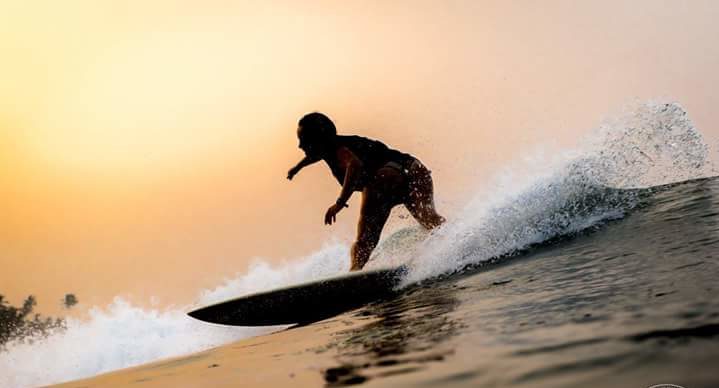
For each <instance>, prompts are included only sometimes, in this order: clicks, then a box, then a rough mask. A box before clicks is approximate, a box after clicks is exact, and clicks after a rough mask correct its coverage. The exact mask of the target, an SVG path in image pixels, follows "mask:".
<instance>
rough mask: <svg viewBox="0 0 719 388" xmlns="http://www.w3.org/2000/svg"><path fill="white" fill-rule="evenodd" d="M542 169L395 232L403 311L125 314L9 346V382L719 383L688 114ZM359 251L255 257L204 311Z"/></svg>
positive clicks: (641, 126)
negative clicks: (430, 221) (259, 324)
mask: <svg viewBox="0 0 719 388" xmlns="http://www.w3.org/2000/svg"><path fill="white" fill-rule="evenodd" d="M538 158H540V157H538ZM540 159H541V163H539V162H538V161H537V160H529V161H527V163H525V164H524V165H522V166H520V167H516V166H510V167H508V168H507V170H506V171H500V172H498V174H497V177H496V178H495V179H494V180H492V181H489V182H482V183H481V185H480V184H478V188H477V189H474V188H468V190H474V192H476V195H474V196H473V197H472V200H471V201H469V203H467V204H466V206H465V207H464V209H463V211H462V212H460V213H459V214H458V215H457V216H456V217H454V218H453V219H452V220H451V221H450V222H448V224H447V225H445V226H443V227H442V228H440V229H439V230H437V231H435V232H433V233H431V234H426V233H422V232H420V231H419V230H418V229H416V228H413V227H409V228H404V229H401V230H399V231H396V232H395V233H394V234H389V236H388V237H386V238H385V239H384V241H383V243H382V244H381V246H380V247H379V248H378V250H377V252H376V254H375V255H374V257H373V260H372V261H371V262H370V264H369V266H370V267H375V266H385V265H393V264H398V263H400V262H402V263H409V265H410V271H409V274H408V275H407V277H406V278H405V279H404V281H403V283H402V285H401V287H400V289H398V293H397V295H396V296H394V297H392V298H388V299H386V300H381V301H377V302H375V303H372V304H370V305H367V306H365V307H362V308H360V309H356V310H352V311H348V312H345V313H343V314H341V315H339V316H337V317H335V318H331V319H329V320H325V321H322V322H317V323H313V324H309V325H305V326H301V327H271V328H235V327H218V326H213V325H208V324H203V323H201V322H197V321H194V320H192V319H191V318H189V317H187V316H186V315H185V314H184V313H185V312H186V311H188V310H190V309H191V308H192V307H193V306H183V307H180V308H169V309H163V310H147V309H142V308H139V307H136V306H132V305H130V304H129V303H127V302H125V301H123V300H121V299H118V300H116V301H115V302H114V303H113V304H112V305H110V306H106V307H104V308H97V309H95V310H93V311H92V312H91V314H90V319H89V320H83V321H80V320H69V321H68V328H67V330H65V331H62V332H58V333H56V334H54V335H51V336H49V337H48V338H44V339H36V340H35V341H33V342H28V341H22V340H18V341H16V342H15V343H13V344H11V345H10V346H9V348H8V350H7V351H4V352H2V353H0V386H3V387H4V386H8V387H14V386H19V387H24V386H36V385H43V384H53V383H60V382H64V381H72V380H77V379H82V378H87V377H90V376H94V375H98V374H101V373H105V372H110V371H113V370H119V369H122V368H128V367H134V368H132V369H129V370H124V371H119V372H115V373H112V374H109V375H104V376H100V377H97V378H95V379H90V380H82V381H78V382H74V383H73V382H71V383H68V385H67V386H72V387H80V386H127V385H131V384H137V385H140V384H141V385H143V386H237V385H246V386H256V385H260V384H263V385H267V384H270V385H288V384H294V385H304V386H318V385H320V386H322V385H326V386H344V385H356V384H364V385H376V386H383V385H386V386H451V385H455V386H487V387H492V386H495V387H505V386H527V387H557V386H571V387H573V386H587V385H589V386H617V385H619V386H632V387H633V386H637V387H649V386H651V385H653V384H659V383H673V384H680V385H683V386H686V387H710V386H717V385H718V384H719V374H718V373H717V372H715V366H716V365H717V361H719V301H718V300H717V298H716V294H717V286H716V284H717V279H719V276H718V275H719V261H718V260H717V256H716V255H717V252H718V249H717V248H719V179H718V178H713V177H712V176H715V175H717V174H716V170H715V169H714V167H713V165H712V163H711V157H710V148H709V146H708V145H707V144H706V143H705V142H704V140H703V139H702V136H701V133H700V132H699V131H698V130H697V129H696V128H694V126H693V125H692V123H691V121H690V120H689V118H688V115H687V113H686V112H685V111H684V110H683V109H682V107H681V106H680V105H678V104H676V103H647V104H641V105H638V106H636V107H634V108H632V109H628V110H627V112H625V113H624V114H623V115H620V116H619V117H617V118H615V119H612V120H607V121H606V122H605V123H603V124H602V125H601V126H600V127H599V128H598V129H597V130H596V131H595V132H594V133H593V134H592V135H591V136H590V137H589V138H588V139H587V140H586V141H585V143H584V144H582V145H581V146H580V147H578V148H577V149H574V150H569V151H567V150H565V151H563V152H561V153H552V154H551V157H543V158H540ZM347 254H348V249H347V246H346V245H344V244H341V243H334V244H328V245H327V246H325V247H323V248H321V249H320V250H318V251H317V252H316V253H315V254H313V255H311V256H308V257H305V258H298V259H297V260H295V261H291V262H288V263H285V264H283V265H280V266H270V265H268V264H266V263H265V262H262V261H258V262H257V263H256V265H254V266H253V267H252V268H251V269H250V270H249V271H248V272H247V273H244V274H239V275H238V276H236V277H235V278H232V279H228V280H227V281H226V282H225V283H224V284H221V285H218V286H217V287H216V288H214V289H211V290H204V291H200V292H199V294H198V299H197V302H196V304H195V306H199V305H205V304H208V303H212V302H216V301H221V300H224V299H226V298H229V297H235V296H238V295H242V294H246V293H250V292H255V291H259V290H263V289H269V288H274V287H278V286H282V285H286V284H291V283H294V282H298V281H307V280H309V279H316V278H320V277H324V276H330V275H333V274H337V273H341V272H344V271H346V270H347V269H348V268H347V267H348V263H347V259H346V257H347ZM318 303H321V301H318ZM158 360H160V361H158ZM153 362H154V363H153ZM148 363H151V364H148ZM145 364H147V365H145Z"/></svg>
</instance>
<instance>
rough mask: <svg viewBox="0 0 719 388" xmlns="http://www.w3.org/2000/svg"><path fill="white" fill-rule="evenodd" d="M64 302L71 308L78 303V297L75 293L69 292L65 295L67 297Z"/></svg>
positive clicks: (66, 306)
mask: <svg viewBox="0 0 719 388" xmlns="http://www.w3.org/2000/svg"><path fill="white" fill-rule="evenodd" d="M62 303H63V304H64V305H65V308H68V309H69V308H70V307H72V306H74V305H76V304H77V297H76V296H75V294H67V295H65V299H63V301H62Z"/></svg>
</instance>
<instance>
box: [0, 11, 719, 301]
mask: <svg viewBox="0 0 719 388" xmlns="http://www.w3.org/2000/svg"><path fill="white" fill-rule="evenodd" d="M716 20H719V3H718V2H716V1H686V2H679V1H631V2H627V1H591V2H590V1H581V2H576V1H514V2H509V1H439V0H437V1H419V0H411V1H304V0H303V1H262V2H259V1H258V2H254V1H252V2H250V1H247V2H243V1H219V0H204V1H164V0H163V1H154V0H153V1H151V0H143V1H139V0H138V1H134V0H133V1H130V0H122V1H120V0H118V1H108V0H93V1H90V0H88V1H79V0H78V1H72V0H70V1H63V2H56V1H50V0H48V1H23V0H0V52H2V60H1V61H0V293H4V294H7V295H9V296H10V297H11V298H12V299H13V300H15V301H17V300H19V299H20V297H22V296H25V295H27V294H29V293H34V294H36V295H38V296H39V297H40V303H41V304H42V303H43V302H45V303H51V302H52V303H55V301H56V300H58V299H59V298H60V297H62V295H64V293H65V292H75V293H77V294H78V297H79V299H80V300H81V301H84V302H88V303H93V302H95V303H104V302H105V301H107V300H108V298H110V297H112V296H114V295H118V294H128V293H129V294H133V295H135V296H136V297H139V298H140V299H143V298H147V297H149V296H151V295H156V296H159V297H161V298H162V300H164V301H166V302H167V303H185V302H187V301H189V300H191V297H192V296H194V295H195V294H196V292H197V291H198V290H200V289H202V288H205V287H209V286H214V285H216V284H217V283H218V281H219V280H220V279H222V278H223V277H226V276H231V275H233V274H234V273H236V272H238V271H243V270H244V269H245V268H246V265H247V264H248V263H249V262H250V260H251V259H252V258H253V257H257V256H261V257H264V258H267V259H268V260H273V261H277V260H279V259H287V260H291V259H292V258H297V257H301V256H303V255H306V254H308V253H310V252H312V251H314V250H317V249H318V248H319V247H320V246H321V245H322V244H323V243H324V242H327V241H330V240H331V239H333V238H337V239H339V240H340V241H350V239H351V237H352V235H353V234H354V225H355V222H356V217H357V207H358V201H357V200H358V196H357V195H356V196H355V198H354V199H353V201H352V202H351V208H350V209H349V210H348V211H345V212H343V213H340V215H339V221H340V222H339V224H338V225H336V226H332V227H326V226H324V225H323V224H322V217H323V215H324V212H325V210H326V208H327V207H328V206H329V205H330V204H332V203H333V202H334V200H335V198H336V196H337V194H338V192H339V186H338V185H337V183H336V182H335V181H334V179H333V178H332V177H331V176H330V174H329V172H328V170H327V169H326V167H324V166H321V165H318V166H314V167H312V168H309V169H307V170H306V171H303V172H302V173H301V174H300V175H299V176H298V177H297V178H296V179H295V181H293V182H292V183H290V182H287V181H286V180H285V176H286V171H287V169H288V168H289V167H291V166H292V165H293V164H294V163H295V162H296V161H297V160H299V159H300V158H301V157H302V155H301V153H300V151H299V150H298V149H297V142H296V139H295V134H294V131H295V127H296V121H297V119H298V118H299V117H300V116H301V115H302V114H304V113H306V112H309V111H313V110H319V111H323V112H325V113H328V114H329V115H330V116H331V117H332V118H333V119H335V122H336V124H337V125H338V128H339V130H340V132H344V133H356V134H361V135H365V136H369V137H375V138H379V139H382V140H384V141H386V142H387V143H388V144H390V145H392V146H395V147H397V148H400V149H402V150H404V151H407V152H410V153H413V154H415V155H417V156H418V157H419V158H420V159H422V160H423V161H424V162H425V163H426V164H427V165H429V166H430V168H431V169H432V170H433V171H434V176H435V183H436V186H437V187H436V191H437V197H438V198H437V199H438V202H439V209H440V211H441V212H443V213H445V214H446V215H448V216H450V218H451V216H452V214H454V213H455V212H456V211H457V210H458V209H459V208H461V206H462V204H463V201H464V200H466V199H467V198H468V197H469V196H470V195H471V194H472V192H473V191H474V190H475V188H477V187H481V185H482V182H483V181H484V180H486V179H487V178H488V177H489V176H491V174H492V171H493V170H495V169H497V168H499V167H501V166H503V165H505V164H507V163H509V162H510V161H512V160H517V159H520V158H521V156H522V154H523V152H526V151H528V150H531V149H532V148H534V147H535V146H536V145H537V144H543V143H553V144H558V145H560V146H571V145H572V144H574V143H575V142H577V141H578V139H580V138H581V137H582V136H584V135H585V134H586V133H587V132H589V131H590V130H591V129H592V128H593V127H596V126H597V125H598V124H599V123H600V122H601V120H602V119H603V118H605V117H608V116H611V115H612V114H615V113H617V112H619V111H620V110H621V109H622V107H623V106H625V105H626V104H628V103H631V102H633V101H637V100H640V101H641V100H646V99H652V98H668V99H672V100H675V101H678V102H679V103H681V104H682V105H683V106H684V107H685V108H686V109H687V111H688V112H689V115H690V117H691V119H692V120H693V121H694V122H695V124H696V125H697V127H698V128H699V129H700V130H701V131H702V133H704V135H705V136H707V138H708V140H709V141H710V142H711V143H712V144H716V141H717V138H719V130H718V129H717V126H716V124H717V117H716V113H715V109H716V107H717V106H719V104H718V103H719V93H718V92H717V87H719V73H718V72H717V69H719V45H718V44H717V37H719V27H717V23H716ZM486 190H491V188H487V189H486ZM159 280H161V281H159Z"/></svg>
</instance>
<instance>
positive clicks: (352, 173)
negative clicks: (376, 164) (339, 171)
mask: <svg viewBox="0 0 719 388" xmlns="http://www.w3.org/2000/svg"><path fill="white" fill-rule="evenodd" d="M338 156H339V159H340V162H341V163H343V164H345V165H346V166H347V168H346V169H345V179H344V181H343V182H342V191H340V196H339V197H338V198H337V205H339V206H342V207H344V206H346V205H347V201H349V199H350V197H351V196H352V193H353V192H354V188H355V187H357V180H358V179H359V177H360V173H361V172H362V162H361V161H360V160H359V158H358V157H357V156H356V155H355V154H353V153H352V151H350V150H347V149H344V150H339V151H338Z"/></svg>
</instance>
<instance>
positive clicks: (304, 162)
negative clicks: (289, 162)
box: [287, 156, 322, 180]
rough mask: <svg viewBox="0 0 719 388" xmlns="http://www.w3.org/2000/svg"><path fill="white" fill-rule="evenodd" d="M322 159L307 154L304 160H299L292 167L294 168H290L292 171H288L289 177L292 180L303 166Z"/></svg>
mask: <svg viewBox="0 0 719 388" xmlns="http://www.w3.org/2000/svg"><path fill="white" fill-rule="evenodd" d="M320 160H322V159H319V158H313V157H311V156H305V157H304V158H303V159H302V160H300V161H299V163H297V165H295V166H294V167H292V168H291V169H290V171H288V172H287V179H289V180H292V178H293V177H294V176H295V175H297V173H298V172H300V170H302V169H303V168H305V167H307V166H309V165H310V164H314V163H317V162H319V161H320Z"/></svg>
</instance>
